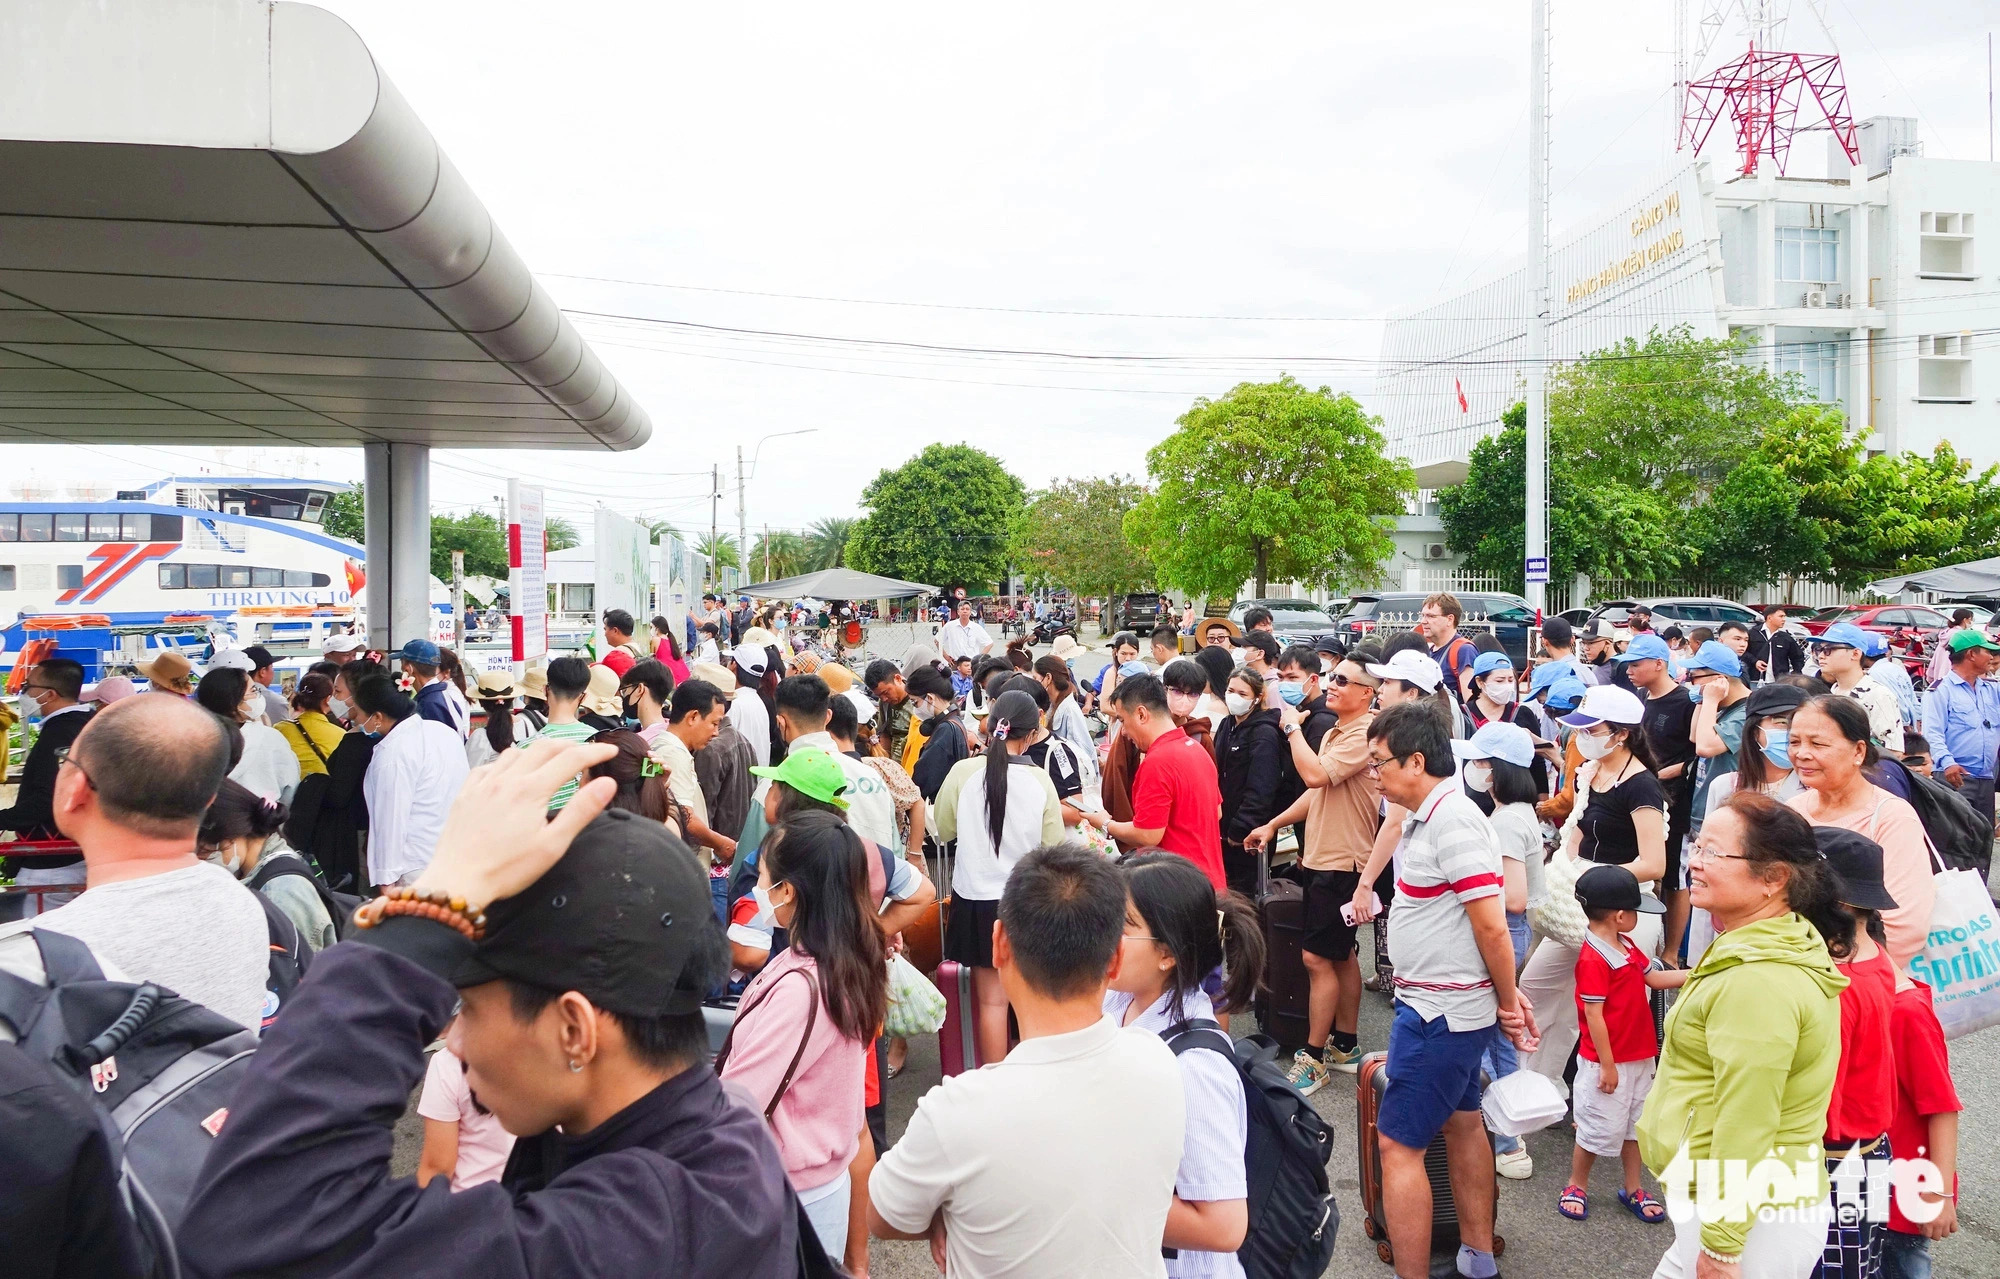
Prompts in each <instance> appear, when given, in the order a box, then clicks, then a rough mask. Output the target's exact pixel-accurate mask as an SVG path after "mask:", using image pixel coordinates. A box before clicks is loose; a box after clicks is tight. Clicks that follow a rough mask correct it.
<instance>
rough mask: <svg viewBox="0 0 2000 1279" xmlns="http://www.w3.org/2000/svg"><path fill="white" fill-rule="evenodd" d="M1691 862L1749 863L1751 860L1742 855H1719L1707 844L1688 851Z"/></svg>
mask: <svg viewBox="0 0 2000 1279" xmlns="http://www.w3.org/2000/svg"><path fill="white" fill-rule="evenodd" d="M1688 860H1689V861H1690V862H1747V861H1749V860H1750V859H1749V858H1748V857H1746V856H1744V855H1743V854H1742V853H1718V852H1716V851H1715V849H1714V848H1712V847H1710V846H1709V845H1707V844H1696V845H1695V846H1694V847H1692V848H1690V849H1688Z"/></svg>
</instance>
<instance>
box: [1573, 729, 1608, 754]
mask: <svg viewBox="0 0 2000 1279" xmlns="http://www.w3.org/2000/svg"><path fill="white" fill-rule="evenodd" d="M1570 740H1571V741H1574V742H1575V743H1576V753H1577V754H1579V755H1581V756H1583V757H1584V758H1585V759H1603V758H1604V757H1605V756H1606V755H1609V754H1610V753H1611V752H1612V750H1613V749H1615V748H1616V747H1617V745H1618V738H1617V737H1616V736H1615V735H1609V734H1607V735H1604V736H1599V735H1598V734H1596V733H1586V732H1581V731H1580V732H1578V733H1577V735H1576V736H1575V737H1573V738H1571V739H1570Z"/></svg>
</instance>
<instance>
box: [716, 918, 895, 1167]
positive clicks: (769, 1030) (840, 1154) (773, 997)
mask: <svg viewBox="0 0 2000 1279" xmlns="http://www.w3.org/2000/svg"><path fill="white" fill-rule="evenodd" d="M795 969H797V970H803V971H805V972H808V973H811V974H813V976H814V977H815V978H816V977H818V975H819V966H818V964H816V963H815V962H814V961H813V960H812V958H811V957H810V956H807V955H805V954H803V953H802V952H800V951H798V950H794V949H788V950H785V951H783V952H782V953H780V954H777V955H774V956H772V958H771V962H770V963H768V964H766V965H765V966H764V970H763V971H762V972H760V973H758V974H757V976H756V977H755V978H754V979H752V980H751V982H750V985H749V987H748V988H747V989H745V990H744V992H743V998H742V999H741V1000H740V1001H739V1003H738V1007H739V1008H746V1009H749V1012H747V1013H743V1014H739V1015H738V1017H737V1020H736V1031H735V1034H734V1036H733V1037H732V1038H731V1040H730V1044H729V1060H728V1061H727V1062H725V1063H724V1066H723V1071H722V1077H723V1078H724V1079H728V1080H733V1081H735V1082H736V1083H739V1084H741V1085H743V1086H744V1087H745V1088H746V1089H748V1090H749V1092H750V1095H751V1096H752V1097H753V1098H755V1099H756V1102H757V1107H758V1109H759V1110H760V1111H761V1110H762V1109H763V1108H764V1107H765V1106H768V1105H769V1104H770V1103H771V1097H772V1095H773V1094H774V1093H776V1092H777V1091H778V1084H779V1082H780V1081H781V1080H783V1079H784V1077H785V1067H787V1066H789V1065H790V1064H791V1062H792V1054H793V1053H796V1052H797V1051H798V1050H799V1038H800V1036H801V1035H802V1034H803V1033H804V1031H805V1025H806V1014H807V1011H808V1009H809V1007H810V1003H811V998H812V996H811V994H810V988H809V987H808V986H807V984H806V982H805V981H804V980H803V979H801V978H798V977H785V978H784V980H782V981H781V980H779V978H780V977H781V976H783V974H785V973H788V972H791V971H793V970H795ZM752 1004H755V1005H756V1006H755V1007H754V1008H753V1007H751V1005H752ZM867 1061H868V1045H867V1044H866V1043H864V1042H862V1041H860V1040H858V1039H848V1038H846V1037H845V1036H843V1035H842V1034H841V1033H840V1031H839V1030H837V1029H835V1027H834V1024H833V1019H832V1018H831V1017H829V1016H827V1012H826V1005H825V1004H824V1003H822V1004H821V1005H820V1008H819V1017H818V1019H817V1020H815V1021H814V1023H813V1028H812V1038H811V1040H810V1041H809V1042H808V1043H807V1044H806V1052H805V1056H804V1057H802V1058H800V1060H799V1068H798V1070H797V1071H796V1072H795V1073H794V1074H793V1076H792V1084H791V1087H790V1088H788V1089H786V1090H785V1095H784V1097H783V1098H782V1099H780V1100H779V1102H778V1109H777V1110H776V1111H775V1112H774V1113H773V1114H772V1116H771V1131H772V1133H773V1135H775V1136H776V1137H777V1139H778V1151H779V1153H780V1154H781V1155H782V1156H783V1157H784V1160H785V1173H786V1175H787V1176H789V1177H790V1178H791V1179H792V1188H793V1189H795V1190H800V1191H805V1190H812V1189H814V1188H815V1187H818V1186H823V1185H825V1184H826V1183H827V1182H829V1181H832V1180H833V1179H834V1178H835V1177H842V1176H846V1175H847V1165H848V1164H849V1163H850V1162H852V1160H853V1159H854V1153H855V1151H856V1149H857V1148H858V1147H859V1140H858V1139H859V1137H860V1135H861V1125H862V1123H863V1122H864V1121H865V1116H864V1114H863V1113H862V1111H863V1100H862V1097H863V1090H864V1088H865V1085H866V1082H867V1081H866V1073H867Z"/></svg>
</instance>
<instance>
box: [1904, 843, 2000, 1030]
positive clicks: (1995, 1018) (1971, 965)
mask: <svg viewBox="0 0 2000 1279" xmlns="http://www.w3.org/2000/svg"><path fill="white" fill-rule="evenodd" d="M1931 857H1932V858H1933V864H1934V865H1937V866H1940V867H1942V866H1943V862H1942V861H1938V860H1936V859H1937V850H1936V849H1932V850H1931ZM1932 880H1933V882H1935V883H1936V884H1937V904H1936V905H1935V906H1933V907H1932V908H1931V931H1930V936H1929V937H1927V938H1925V941H1924V948H1923V950H1921V951H1919V952H1918V953H1917V954H1915V955H1913V956H1911V957H1910V976H1912V977H1914V978H1916V979H1917V980H1918V981H1920V982H1923V983H1924V984H1925V985H1927V986H1929V987H1930V988H1931V1006H1932V1008H1934V1009H1935V1010H1936V1011H1937V1019H1938V1024H1939V1025H1940V1026H1942V1027H1944V1037H1945V1038H1946V1039H1956V1038H1958V1037H1959V1036H1960V1035H1969V1034H1971V1033H1972V1032H1973V1031H1975V1030H1984V1029H1986V1028H1987V1027H1988V1026H1991V1025H1994V1024H1995V1023H2000V920H1996V919H1995V917H1994V910H1993V899H1992V898H1991V897H1989V896H1987V893H1986V881H1985V878H1984V877H1983V876H1981V875H1980V874H1979V872H1978V871H1971V870H1943V869H1940V870H1939V871H1938V873H1937V874H1935V875H1934V876H1932Z"/></svg>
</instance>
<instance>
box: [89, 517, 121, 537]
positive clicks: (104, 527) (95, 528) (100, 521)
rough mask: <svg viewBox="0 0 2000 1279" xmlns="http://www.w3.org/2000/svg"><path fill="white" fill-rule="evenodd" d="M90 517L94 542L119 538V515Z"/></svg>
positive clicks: (91, 534)
mask: <svg viewBox="0 0 2000 1279" xmlns="http://www.w3.org/2000/svg"><path fill="white" fill-rule="evenodd" d="M89 519H90V540H91V541H93V542H115V541H117V540H118V516H117V515H116V514H111V515H92V516H90V517H89Z"/></svg>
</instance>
